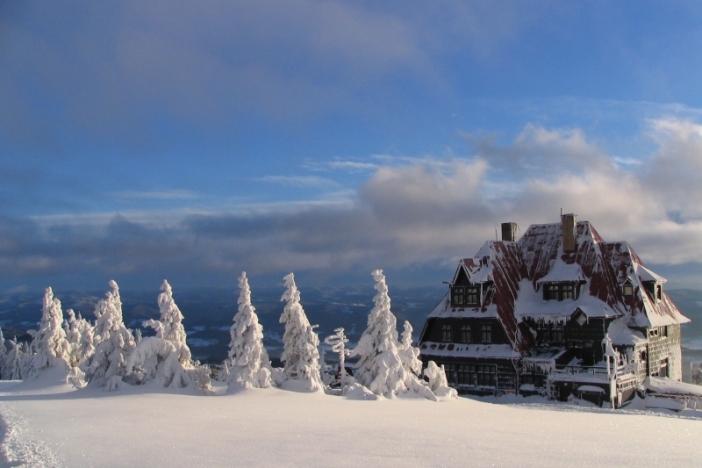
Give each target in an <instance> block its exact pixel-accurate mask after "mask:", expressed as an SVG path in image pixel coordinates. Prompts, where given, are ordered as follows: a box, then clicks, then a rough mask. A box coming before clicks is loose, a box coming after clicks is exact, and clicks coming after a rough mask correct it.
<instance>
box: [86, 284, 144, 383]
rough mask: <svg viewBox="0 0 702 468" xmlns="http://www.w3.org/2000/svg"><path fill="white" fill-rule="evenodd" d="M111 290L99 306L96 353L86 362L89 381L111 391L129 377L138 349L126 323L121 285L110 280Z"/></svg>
mask: <svg viewBox="0 0 702 468" xmlns="http://www.w3.org/2000/svg"><path fill="white" fill-rule="evenodd" d="M109 284H110V287H111V288H112V290H111V291H108V292H107V293H106V295H105V298H104V299H101V300H100V301H99V302H98V303H97V305H96V306H95V316H96V317H97V320H96V322H95V328H94V331H93V336H94V343H95V352H94V353H93V355H92V356H90V357H89V358H88V359H87V360H86V361H85V362H84V363H83V367H82V368H83V369H84V370H85V374H86V378H87V380H88V382H90V383H93V384H97V385H105V386H107V388H108V390H110V389H115V388H118V387H119V385H120V383H121V381H122V377H124V376H126V361H127V357H128V356H129V353H131V351H132V350H133V349H134V346H135V343H134V337H133V336H132V333H131V332H130V331H129V329H128V328H127V327H126V326H125V325H124V319H123V318H122V301H121V299H120V297H119V286H117V283H116V282H115V281H114V280H111V281H110V283H109Z"/></svg>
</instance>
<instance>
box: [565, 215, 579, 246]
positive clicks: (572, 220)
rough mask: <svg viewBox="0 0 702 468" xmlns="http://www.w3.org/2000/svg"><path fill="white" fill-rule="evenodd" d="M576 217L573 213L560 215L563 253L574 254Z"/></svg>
mask: <svg viewBox="0 0 702 468" xmlns="http://www.w3.org/2000/svg"><path fill="white" fill-rule="evenodd" d="M577 218H578V216H577V215H574V214H573V213H568V214H562V215H561V229H562V230H563V251H564V252H575V225H576V224H577V222H578V221H577Z"/></svg>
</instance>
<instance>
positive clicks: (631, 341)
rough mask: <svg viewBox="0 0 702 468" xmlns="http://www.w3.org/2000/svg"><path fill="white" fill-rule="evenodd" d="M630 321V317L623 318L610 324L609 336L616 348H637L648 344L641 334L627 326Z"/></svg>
mask: <svg viewBox="0 0 702 468" xmlns="http://www.w3.org/2000/svg"><path fill="white" fill-rule="evenodd" d="M628 320H629V317H628V316H627V317H622V318H620V319H617V320H615V321H613V322H612V323H610V324H609V328H607V336H609V339H610V340H611V341H612V344H613V345H614V346H636V345H638V344H644V343H646V342H647V341H646V338H645V337H644V336H643V334H642V333H641V332H638V331H636V330H632V329H631V328H629V327H628V326H627V322H628Z"/></svg>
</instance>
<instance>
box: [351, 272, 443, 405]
mask: <svg viewBox="0 0 702 468" xmlns="http://www.w3.org/2000/svg"><path fill="white" fill-rule="evenodd" d="M372 275H373V278H374V279H375V282H376V283H375V290H376V291H378V293H377V294H376V295H375V298H374V299H373V302H374V304H375V307H373V310H371V313H370V315H369V316H368V328H366V330H365V331H364V332H363V335H361V339H360V340H359V341H358V346H356V348H355V349H354V350H353V355H358V356H359V357H360V358H359V360H358V363H357V364H356V374H355V378H356V382H358V383H360V384H362V385H364V386H365V387H367V388H368V389H370V391H372V392H373V393H375V394H376V395H383V396H385V397H387V398H392V397H394V396H395V395H397V394H398V393H403V392H406V391H413V392H416V393H418V394H421V395H422V396H424V397H426V398H429V399H433V400H435V399H436V396H434V394H433V393H432V392H431V390H429V387H427V386H426V385H425V384H424V383H423V382H421V381H420V380H419V379H418V378H417V376H416V375H414V374H413V373H412V372H410V371H408V370H407V369H406V368H405V365H404V363H403V358H402V357H401V355H402V354H404V353H403V351H402V344H401V343H400V342H399V341H398V336H397V319H396V318H395V315H393V313H392V312H391V311H390V296H389V295H388V286H387V284H386V283H385V276H384V275H383V271H382V270H375V271H373V273H372Z"/></svg>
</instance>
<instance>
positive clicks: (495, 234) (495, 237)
mask: <svg viewBox="0 0 702 468" xmlns="http://www.w3.org/2000/svg"><path fill="white" fill-rule="evenodd" d="M497 241H498V239H497V226H495V242H497Z"/></svg>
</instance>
